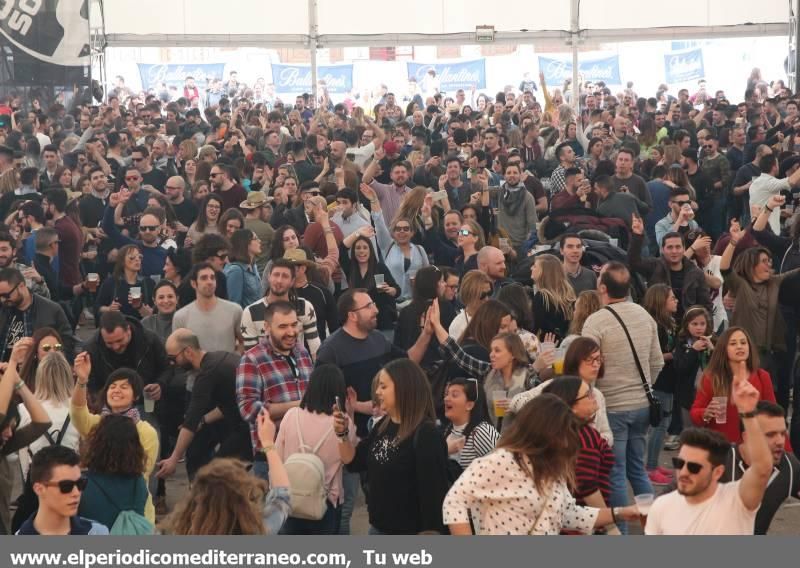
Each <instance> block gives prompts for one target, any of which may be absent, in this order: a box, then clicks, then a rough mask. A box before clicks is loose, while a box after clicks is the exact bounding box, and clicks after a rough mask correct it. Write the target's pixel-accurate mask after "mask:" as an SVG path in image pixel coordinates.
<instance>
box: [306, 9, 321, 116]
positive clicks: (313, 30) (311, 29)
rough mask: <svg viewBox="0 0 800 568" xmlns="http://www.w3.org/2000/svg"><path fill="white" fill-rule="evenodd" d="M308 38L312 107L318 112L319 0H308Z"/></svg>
mask: <svg viewBox="0 0 800 568" xmlns="http://www.w3.org/2000/svg"><path fill="white" fill-rule="evenodd" d="M308 38H309V46H308V48H309V51H310V52H311V96H312V97H314V98H313V102H312V105H311V107H312V108H313V109H314V110H315V111H316V109H317V104H318V99H317V47H318V39H319V26H318V23H317V0H308Z"/></svg>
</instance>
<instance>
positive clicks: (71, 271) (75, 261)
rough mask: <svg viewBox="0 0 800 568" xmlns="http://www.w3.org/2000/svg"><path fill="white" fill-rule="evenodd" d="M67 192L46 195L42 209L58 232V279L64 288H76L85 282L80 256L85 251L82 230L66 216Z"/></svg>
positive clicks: (56, 190) (55, 190)
mask: <svg viewBox="0 0 800 568" xmlns="http://www.w3.org/2000/svg"><path fill="white" fill-rule="evenodd" d="M67 202H68V201H67V192H66V191H65V190H63V189H60V188H59V189H51V190H49V191H48V192H47V193H45V194H44V200H43V201H42V208H44V211H45V214H46V215H47V217H48V218H50V219H53V228H55V230H56V231H58V239H59V245H58V277H59V280H60V283H61V284H62V285H64V286H75V285H76V284H80V283H81V282H83V276H82V275H81V268H80V255H81V251H82V250H83V233H82V232H81V228H80V227H78V225H77V224H76V223H75V221H73V220H72V219H71V218H70V217H69V216H67V214H66V210H67Z"/></svg>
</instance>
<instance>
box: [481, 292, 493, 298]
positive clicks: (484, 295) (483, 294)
mask: <svg viewBox="0 0 800 568" xmlns="http://www.w3.org/2000/svg"><path fill="white" fill-rule="evenodd" d="M491 295H492V291H491V290H488V291H486V292H481V296H480V298H481V300H485V299H486V298H488V297H489V296H491Z"/></svg>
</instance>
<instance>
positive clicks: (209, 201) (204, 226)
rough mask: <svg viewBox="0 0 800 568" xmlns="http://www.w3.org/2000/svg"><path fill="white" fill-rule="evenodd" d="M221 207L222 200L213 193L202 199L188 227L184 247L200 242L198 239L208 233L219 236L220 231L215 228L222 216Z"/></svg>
mask: <svg viewBox="0 0 800 568" xmlns="http://www.w3.org/2000/svg"><path fill="white" fill-rule="evenodd" d="M223 207H224V205H223V203H222V198H221V197H220V196H219V195H215V194H213V193H209V194H208V195H206V196H205V198H203V203H202V204H201V205H200V206H199V208H198V209H199V211H198V212H197V219H196V220H195V222H194V223H192V225H191V226H190V227H189V231H188V232H187V233H186V239H185V240H184V245H186V246H187V247H190V246H193V245H194V244H195V243H196V242H197V241H199V240H200V237H202V236H203V235H207V234H208V233H215V234H219V232H220V231H219V228H218V227H217V223H218V222H219V218H220V216H221V215H222V208H223Z"/></svg>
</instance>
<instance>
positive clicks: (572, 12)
mask: <svg viewBox="0 0 800 568" xmlns="http://www.w3.org/2000/svg"><path fill="white" fill-rule="evenodd" d="M799 1H800V0H799ZM579 10H580V0H570V3H569V40H570V44H571V47H572V108H574V109H575V119H576V123H577V124H578V128H580V124H581V120H580V111H581V90H580V89H579V88H578V34H579V33H580V13H579ZM565 131H566V129H565Z"/></svg>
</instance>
